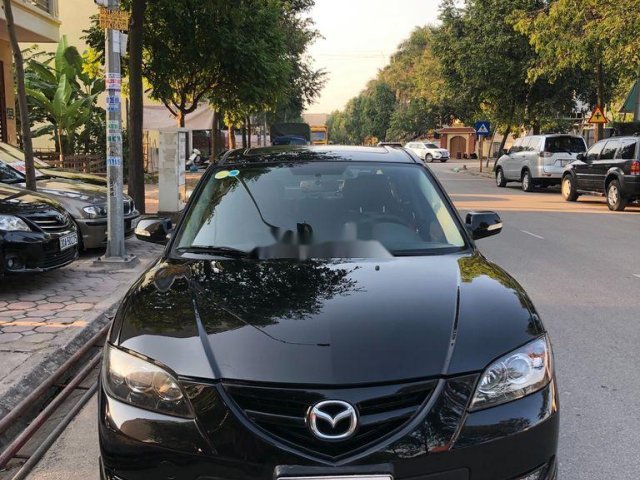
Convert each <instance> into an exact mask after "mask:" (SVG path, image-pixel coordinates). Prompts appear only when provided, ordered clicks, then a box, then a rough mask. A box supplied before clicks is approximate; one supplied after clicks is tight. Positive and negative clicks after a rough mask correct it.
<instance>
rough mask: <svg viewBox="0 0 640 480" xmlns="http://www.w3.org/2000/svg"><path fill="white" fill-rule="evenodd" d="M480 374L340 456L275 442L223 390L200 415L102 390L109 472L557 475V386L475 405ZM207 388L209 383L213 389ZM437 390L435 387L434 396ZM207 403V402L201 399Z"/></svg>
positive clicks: (237, 478)
mask: <svg viewBox="0 0 640 480" xmlns="http://www.w3.org/2000/svg"><path fill="white" fill-rule="evenodd" d="M476 380H477V377H476V376H471V377H465V378H463V379H451V380H447V381H444V380H443V381H441V382H440V385H439V387H438V390H437V398H435V400H434V401H429V402H428V404H427V405H425V407H424V409H423V410H422V411H421V413H420V414H418V415H417V416H416V417H415V418H414V419H413V420H412V421H410V422H409V423H408V424H407V425H406V426H405V427H402V428H401V429H400V430H399V431H398V432H396V433H395V434H393V435H391V436H388V437H385V438H383V439H380V441H378V442H376V443H374V444H373V445H372V446H370V447H367V448H365V449H363V450H361V451H357V452H354V454H353V455H351V456H349V458H346V459H342V460H340V461H337V462H331V461H327V460H325V459H319V458H314V457H313V456H312V455H308V454H305V453H304V452H301V451H299V450H297V449H296V448H291V447H288V446H286V445H282V444H279V443H278V442H277V441H274V442H272V441H269V440H268V439H265V438H264V436H262V435H256V432H255V430H254V429H252V427H251V426H250V425H249V424H248V423H247V422H248V421H247V419H246V418H244V417H239V416H237V415H235V414H234V413H232V411H233V410H234V409H233V408H229V406H228V405H227V404H226V403H225V401H224V400H223V398H222V397H221V396H220V395H216V394H215V387H213V386H211V387H210V389H208V391H209V393H208V394H206V393H203V394H206V398H207V402H206V403H207V405H209V410H208V411H206V412H199V413H198V414H197V417H198V418H197V420H189V419H179V418H175V417H170V416H166V415H162V414H158V413H154V412H149V411H146V410H142V409H139V408H136V407H133V406H130V405H128V404H125V403H122V402H119V401H117V400H114V399H113V398H110V397H109V396H108V395H107V394H106V393H105V391H104V390H103V389H101V392H100V398H99V410H100V413H99V439H100V450H101V455H102V465H103V467H102V470H103V471H102V475H103V478H105V479H109V480H116V479H118V480H147V479H154V480H156V479H170V478H176V479H177V478H179V479H185V480H186V479H194V480H195V479H200V480H204V479H209V480H214V479H215V480H223V479H229V480H231V479H233V480H249V479H252V480H256V479H263V480H274V477H275V476H277V475H274V472H294V473H293V474H292V475H295V476H303V475H298V474H297V473H296V472H298V473H300V474H307V473H310V474H312V475H354V474H358V473H360V474H363V473H372V469H373V470H376V469H378V470H380V471H378V472H377V473H390V474H392V475H393V477H394V479H408V478H411V479H412V480H469V479H473V480H517V479H520V478H525V476H527V475H529V474H530V473H531V472H534V471H537V470H538V469H542V470H540V472H541V473H540V475H538V478H535V477H527V480H529V479H531V480H533V479H535V480H555V478H556V475H557V473H556V450H557V439H558V422H559V414H558V403H557V394H556V389H555V384H554V383H552V384H550V385H549V386H547V387H546V388H544V389H543V390H541V391H539V392H537V393H535V394H533V395H530V396H528V397H525V398H523V399H520V400H516V401H514V402H510V403H507V404H504V405H500V406H497V407H493V408H489V409H486V410H482V411H479V412H474V413H466V406H467V404H468V401H469V398H470V395H471V392H472V391H473V387H474V385H475V381H476ZM206 391H207V388H205V389H204V390H203V392H206ZM434 395H435V394H434ZM196 409H198V407H196Z"/></svg>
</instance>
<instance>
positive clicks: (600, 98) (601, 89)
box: [595, 60, 604, 142]
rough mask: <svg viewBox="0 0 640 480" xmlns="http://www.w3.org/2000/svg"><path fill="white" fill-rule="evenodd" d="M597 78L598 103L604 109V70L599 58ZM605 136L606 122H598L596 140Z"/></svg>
mask: <svg viewBox="0 0 640 480" xmlns="http://www.w3.org/2000/svg"><path fill="white" fill-rule="evenodd" d="M596 76H597V78H596V80H597V82H598V92H597V100H596V103H597V104H598V106H599V107H600V108H601V109H603V111H604V72H603V70H602V61H601V60H598V67H597V72H596ZM603 138H604V124H602V123H598V124H597V125H596V137H595V141H596V142H597V141H599V140H602V139H603Z"/></svg>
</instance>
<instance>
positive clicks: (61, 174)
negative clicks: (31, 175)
mask: <svg viewBox="0 0 640 480" xmlns="http://www.w3.org/2000/svg"><path fill="white" fill-rule="evenodd" d="M38 171H39V172H40V173H42V174H44V175H47V176H49V177H53V178H65V179H67V180H78V181H80V182H84V183H90V184H92V185H98V186H101V187H106V186H107V179H106V178H105V177H101V176H99V175H92V174H90V173H78V172H74V171H73V170H64V169H61V168H38Z"/></svg>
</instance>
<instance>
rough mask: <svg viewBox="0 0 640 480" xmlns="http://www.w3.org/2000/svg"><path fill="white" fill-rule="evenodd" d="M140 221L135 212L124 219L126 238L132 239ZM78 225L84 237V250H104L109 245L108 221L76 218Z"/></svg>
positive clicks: (138, 214)
mask: <svg viewBox="0 0 640 480" xmlns="http://www.w3.org/2000/svg"><path fill="white" fill-rule="evenodd" d="M139 219H140V213H138V211H135V212H133V213H131V214H129V215H126V216H125V217H124V236H125V237H130V236H132V235H133V233H134V231H135V229H136V225H137V222H138V220H139ZM75 221H76V224H77V225H78V231H79V233H80V236H81V237H82V248H84V249H89V248H102V247H105V246H106V245H107V219H106V218H98V219H86V218H76V219H75Z"/></svg>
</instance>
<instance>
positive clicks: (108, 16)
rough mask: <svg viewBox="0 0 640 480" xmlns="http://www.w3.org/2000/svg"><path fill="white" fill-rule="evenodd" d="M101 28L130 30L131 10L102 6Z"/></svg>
mask: <svg viewBox="0 0 640 480" xmlns="http://www.w3.org/2000/svg"><path fill="white" fill-rule="evenodd" d="M99 18H100V28H108V29H111V30H129V12H123V11H121V10H110V9H108V8H106V7H100V17H99Z"/></svg>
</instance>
